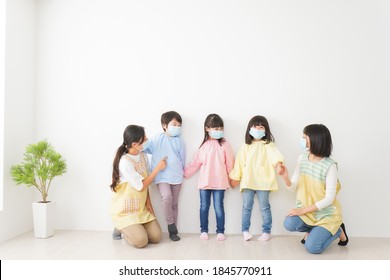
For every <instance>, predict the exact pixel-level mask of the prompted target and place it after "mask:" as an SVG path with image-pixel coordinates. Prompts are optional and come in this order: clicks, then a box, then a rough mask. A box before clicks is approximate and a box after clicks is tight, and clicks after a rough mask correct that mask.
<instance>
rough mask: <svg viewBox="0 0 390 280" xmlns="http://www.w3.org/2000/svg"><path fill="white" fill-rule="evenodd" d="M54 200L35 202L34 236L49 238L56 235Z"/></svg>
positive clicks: (33, 205)
mask: <svg viewBox="0 0 390 280" xmlns="http://www.w3.org/2000/svg"><path fill="white" fill-rule="evenodd" d="M54 206H55V205H54V202H52V201H49V202H46V203H43V202H33V204H32V207H33V218H34V236H35V237H37V238H48V237H50V236H53V235H54V222H55V213H54V212H55V207H54Z"/></svg>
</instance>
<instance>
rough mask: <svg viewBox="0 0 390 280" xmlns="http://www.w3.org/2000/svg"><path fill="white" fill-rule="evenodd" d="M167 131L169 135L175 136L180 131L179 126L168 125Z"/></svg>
mask: <svg viewBox="0 0 390 280" xmlns="http://www.w3.org/2000/svg"><path fill="white" fill-rule="evenodd" d="M167 132H168V134H169V136H172V137H176V136H178V135H180V133H181V126H174V125H168V128H167Z"/></svg>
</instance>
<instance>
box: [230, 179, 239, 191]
mask: <svg viewBox="0 0 390 280" xmlns="http://www.w3.org/2000/svg"><path fill="white" fill-rule="evenodd" d="M229 183H230V185H231V186H232V188H233V189H234V188H235V187H237V186H238V185H239V184H240V181H237V180H233V179H229Z"/></svg>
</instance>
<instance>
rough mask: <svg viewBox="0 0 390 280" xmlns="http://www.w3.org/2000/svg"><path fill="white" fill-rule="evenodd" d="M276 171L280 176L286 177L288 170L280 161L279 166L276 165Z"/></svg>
mask: <svg viewBox="0 0 390 280" xmlns="http://www.w3.org/2000/svg"><path fill="white" fill-rule="evenodd" d="M276 172H277V173H278V175H279V176H281V177H282V178H288V170H287V167H286V166H285V165H284V164H283V163H281V164H280V165H279V166H276Z"/></svg>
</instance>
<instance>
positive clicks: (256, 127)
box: [252, 125, 265, 131]
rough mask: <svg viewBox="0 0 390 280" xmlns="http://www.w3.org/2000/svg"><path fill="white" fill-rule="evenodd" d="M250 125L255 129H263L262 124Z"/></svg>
mask: <svg viewBox="0 0 390 280" xmlns="http://www.w3.org/2000/svg"><path fill="white" fill-rule="evenodd" d="M252 127H253V128H255V129H257V130H263V131H265V127H264V126H262V125H254V126H252Z"/></svg>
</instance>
